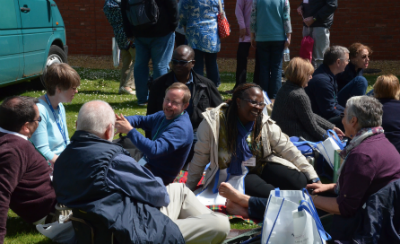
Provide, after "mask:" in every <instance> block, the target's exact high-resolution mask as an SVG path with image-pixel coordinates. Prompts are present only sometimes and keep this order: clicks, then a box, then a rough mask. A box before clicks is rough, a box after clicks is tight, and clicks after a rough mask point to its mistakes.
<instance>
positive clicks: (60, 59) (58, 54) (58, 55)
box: [40, 45, 68, 87]
mask: <svg viewBox="0 0 400 244" xmlns="http://www.w3.org/2000/svg"><path fill="white" fill-rule="evenodd" d="M67 61H68V60H67V55H65V53H64V50H62V49H61V48H60V47H59V46H56V45H52V46H51V47H50V50H49V56H47V60H46V65H45V67H44V71H43V74H45V73H46V69H47V67H49V66H50V65H52V64H54V63H59V64H60V63H67ZM40 81H41V83H42V85H43V87H46V86H45V84H44V77H43V75H41V76H40Z"/></svg>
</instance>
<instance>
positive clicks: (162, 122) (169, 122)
mask: <svg viewBox="0 0 400 244" xmlns="http://www.w3.org/2000/svg"><path fill="white" fill-rule="evenodd" d="M183 113H184V112H182V113H181V114H180V115H178V116H177V117H176V118H175V119H177V118H179V117H180V116H181V115H182V114H183ZM164 121H165V117H164V118H163V120H162V121H161V124H160V126H159V127H158V129H157V132H156V134H155V135H154V136H153V139H152V140H153V141H154V140H155V139H156V137H157V135H158V132H159V131H160V129H161V127H162V128H163V129H165V128H166V127H167V126H168V125H169V124H171V123H172V121H173V120H172V119H171V120H170V121H168V122H167V124H166V125H165V126H162V125H163V124H164Z"/></svg>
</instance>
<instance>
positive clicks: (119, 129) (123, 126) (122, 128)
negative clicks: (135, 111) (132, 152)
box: [115, 114, 133, 134]
mask: <svg viewBox="0 0 400 244" xmlns="http://www.w3.org/2000/svg"><path fill="white" fill-rule="evenodd" d="M115 118H116V119H117V121H115V129H116V132H115V134H119V133H124V134H128V133H129V131H131V130H132V129H133V127H132V125H131V124H130V123H129V122H128V120H126V118H125V117H124V115H122V114H121V115H120V116H118V114H115Z"/></svg>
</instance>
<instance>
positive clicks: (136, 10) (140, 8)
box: [126, 0, 160, 29]
mask: <svg viewBox="0 0 400 244" xmlns="http://www.w3.org/2000/svg"><path fill="white" fill-rule="evenodd" d="M126 15H127V17H128V20H129V22H130V23H131V25H133V26H135V27H137V28H141V29H142V28H146V27H149V26H151V25H154V24H156V23H157V21H158V18H159V16H160V13H159V10H158V6H157V3H156V1H155V0H128V1H127V6H126Z"/></svg>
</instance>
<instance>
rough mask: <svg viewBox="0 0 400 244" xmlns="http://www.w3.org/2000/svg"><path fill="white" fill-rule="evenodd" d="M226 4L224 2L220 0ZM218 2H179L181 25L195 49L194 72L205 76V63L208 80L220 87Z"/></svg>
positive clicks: (204, 0) (213, 0)
mask: <svg viewBox="0 0 400 244" xmlns="http://www.w3.org/2000/svg"><path fill="white" fill-rule="evenodd" d="M220 1H221V4H222V5H223V4H224V1H223V0H220ZM218 13H219V3H218V0H181V1H180V2H179V18H180V25H181V26H183V28H184V29H185V31H186V39H187V41H188V45H189V46H190V47H192V48H193V49H194V52H195V59H196V63H195V65H194V67H193V70H194V71H195V72H196V73H197V74H200V75H202V76H203V75H204V61H205V66H206V71H207V78H208V79H210V80H211V81H212V82H214V84H215V86H216V87H218V86H219V85H220V83H221V82H220V76H219V71H218V64H217V53H218V52H219V51H220V50H221V41H220V38H219V35H218V21H217V15H218Z"/></svg>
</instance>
